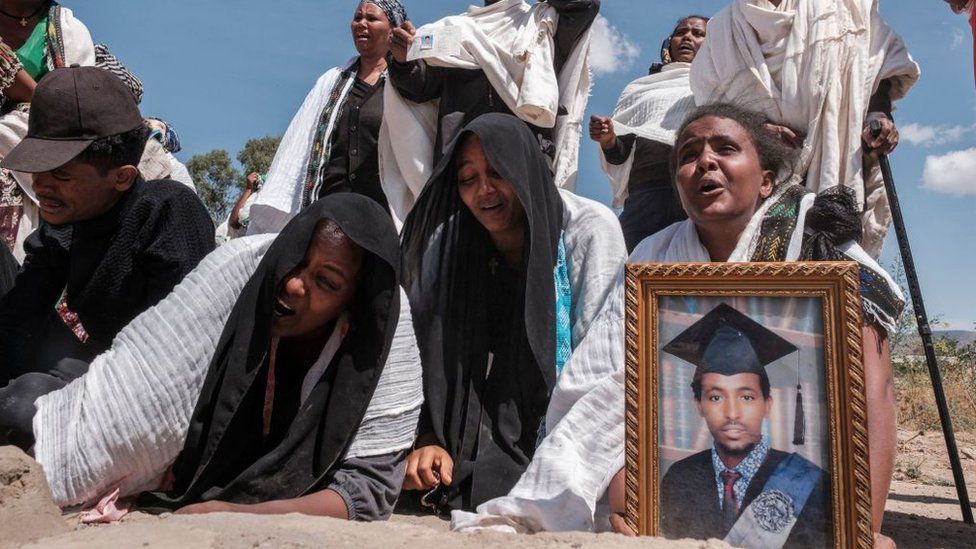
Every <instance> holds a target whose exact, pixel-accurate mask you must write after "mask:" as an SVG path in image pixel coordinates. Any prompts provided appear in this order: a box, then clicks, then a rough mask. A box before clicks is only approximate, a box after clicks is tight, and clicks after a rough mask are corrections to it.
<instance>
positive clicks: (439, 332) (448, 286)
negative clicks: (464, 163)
mask: <svg viewBox="0 0 976 549" xmlns="http://www.w3.org/2000/svg"><path fill="white" fill-rule="evenodd" d="M471 134H473V135H477V136H478V137H479V138H480V140H481V144H482V146H483V147H484V151H485V155H486V156H487V158H488V161H489V163H490V164H491V165H492V166H493V167H494V168H495V169H496V170H497V171H498V173H499V175H500V176H501V177H502V178H503V179H504V180H505V181H507V182H508V183H509V184H511V185H512V187H513V188H514V190H515V193H516V195H517V196H518V199H519V201H520V202H521V204H522V207H523V209H524V211H525V232H526V235H525V246H524V255H523V260H522V266H521V268H520V269H518V270H517V271H518V272H515V273H512V276H511V277H510V278H509V280H510V281H514V282H511V286H512V287H511V288H503V289H502V291H501V292H500V293H501V294H502V295H505V294H507V295H509V296H511V300H512V301H511V307H509V308H508V309H507V311H508V312H509V313H510V314H511V316H510V317H509V318H493V316H502V315H505V314H508V313H496V314H495V315H492V314H491V311H492V310H495V311H497V310H498V307H497V303H494V302H492V300H493V296H494V299H495V301H497V296H498V295H499V292H497V291H496V292H494V293H493V292H492V291H489V289H490V288H491V287H492V284H496V287H497V282H493V280H492V277H491V275H490V272H491V268H492V267H491V265H492V264H493V263H494V264H495V268H498V267H497V264H498V262H499V261H498V254H497V252H496V251H495V250H494V247H493V246H492V243H491V240H490V238H489V235H488V232H487V231H486V230H485V229H484V227H482V225H481V224H480V223H479V222H478V221H477V220H476V219H475V217H474V216H473V215H472V214H471V212H470V211H469V210H468V208H467V207H466V206H465V205H464V203H463V202H462V201H461V198H460V196H459V195H458V184H457V165H456V161H455V153H456V151H457V149H458V147H459V146H460V144H461V143H462V142H463V140H464V139H465V137H467V136H468V135H471ZM562 224H563V203H562V199H561V197H560V196H559V191H558V190H557V188H556V186H555V185H554V183H553V176H552V172H551V170H550V168H549V164H548V162H547V160H546V157H545V156H544V154H543V153H542V152H541V151H540V150H539V146H538V142H537V141H536V139H535V137H533V135H532V132H531V131H530V130H529V128H528V127H527V126H526V125H525V123H524V122H522V121H520V120H519V119H517V118H515V117H514V116H511V115H504V114H497V113H496V114H486V115H483V116H481V117H479V118H477V119H475V120H474V121H472V122H471V123H470V124H468V125H467V127H465V128H464V130H462V132H461V133H460V134H459V135H458V136H457V137H456V138H455V140H454V141H453V142H452V143H451V144H450V145H448V147H447V148H446V150H445V154H444V157H443V158H442V160H441V161H440V163H439V164H438V166H437V168H436V169H435V170H434V175H433V177H432V178H431V179H430V181H429V182H428V184H427V186H426V188H425V190H424V192H423V193H422V194H421V196H420V198H419V199H418V201H417V204H416V205H415V206H414V208H413V210H412V211H411V213H410V215H409V216H408V217H407V221H406V224H405V226H404V229H403V233H402V237H403V243H402V255H403V277H404V286H405V287H406V288H407V292H408V294H409V296H410V306H411V311H412V314H413V321H414V326H415V328H416V333H417V342H418V345H419V347H420V353H421V357H422V359H423V367H424V396H425V405H424V410H423V413H422V415H421V435H434V436H436V438H437V440H438V441H439V443H440V444H441V445H442V446H443V447H444V448H445V449H446V450H448V452H450V453H451V455H452V456H453V457H454V458H455V462H456V463H455V474H454V479H455V482H454V485H453V486H452V491H453V492H454V493H453V494H449V495H448V498H449V499H452V500H454V502H453V503H452V504H451V505H450V506H451V507H453V508H458V506H459V505H460V506H463V507H468V506H469V505H470V506H472V507H473V506H475V505H477V504H478V503H479V502H480V501H483V500H484V499H486V498H488V497H492V496H494V495H503V494H504V493H506V492H507V491H508V489H510V488H511V487H512V485H514V482H515V480H517V479H518V475H520V474H521V471H522V470H524V467H525V465H527V462H528V460H530V459H531V455H532V453H533V452H534V450H535V446H534V444H535V442H536V441H535V440H534V439H532V440H530V439H531V438H532V437H534V436H535V435H534V433H535V432H536V431H537V430H538V427H539V422H540V421H541V418H542V417H544V415H545V410H546V407H547V405H548V396H549V395H550V394H551V391H552V388H553V386H554V385H555V381H556V366H555V347H556V335H555V334H556V329H555V299H556V298H555V287H554V282H553V268H554V266H555V264H556V261H557V254H558V246H559V239H560V233H561V230H562ZM503 310H505V309H504V308H503ZM493 341H494V343H492V342H493ZM499 341H501V342H503V345H502V346H501V347H504V351H503V352H502V355H501V356H500V355H499V351H498V349H499V348H500V346H499V344H498V342H499ZM493 346H494V348H495V362H494V363H493V366H492V377H491V378H489V379H488V380H487V381H486V377H487V371H486V368H487V360H488V353H489V352H491V348H492V347H493ZM500 362H504V364H500ZM540 393H541V394H540ZM482 406H483V407H484V412H483V413H484V415H485V416H486V417H485V420H483V421H481V422H480V423H481V424H482V425H483V424H485V423H488V424H489V425H490V427H491V429H492V431H493V433H492V437H491V439H490V440H486V439H487V438H488V437H484V436H481V437H480V439H479V438H478V434H477V431H478V429H479V428H480V427H476V426H477V425H478V424H479V423H478V422H479V419H478V418H474V419H472V417H473V415H477V416H478V417H481V410H480V407H482ZM530 435H531V436H530ZM475 440H478V452H477V454H478V458H477V460H478V462H479V463H478V468H479V469H481V468H482V467H484V468H485V469H484V475H483V478H482V479H480V480H479V479H478V478H475V479H474V486H475V487H474V488H473V489H472V490H473V492H474V493H473V494H471V491H472V490H469V491H468V494H467V495H464V496H462V497H463V498H464V499H465V500H466V501H465V502H464V503H463V504H458V503H457V502H456V500H455V499H454V498H455V496H456V495H457V492H458V490H465V488H464V487H463V484H464V482H465V475H467V474H470V471H469V470H466V466H465V464H464V463H460V464H459V463H457V462H458V458H460V460H461V461H462V462H463V461H465V460H469V459H470V460H471V461H472V463H470V464H468V466H469V467H468V468H469V469H470V468H473V467H474V465H473V461H474V459H475V458H474V457H473V451H472V446H473V445H474V441H475ZM489 444H491V445H494V446H495V447H496V449H498V450H499V451H498V452H493V451H488V454H486V450H485V448H486V447H487V446H488V445H489ZM490 454H494V457H492V455H490ZM492 461H495V463H494V464H492V463H491V462H492ZM513 476H514V479H512V478H511V477H513ZM488 477H494V478H495V479H497V482H491V481H490V480H488ZM481 482H489V483H491V484H492V486H483V487H482V488H480V489H479V487H478V485H479V483H481ZM468 495H470V500H469V497H468ZM467 500H469V501H467Z"/></svg>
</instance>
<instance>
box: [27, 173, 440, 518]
mask: <svg viewBox="0 0 976 549" xmlns="http://www.w3.org/2000/svg"><path fill="white" fill-rule="evenodd" d="M398 244H399V242H398V238H397V233H396V229H395V227H394V225H393V221H392V219H391V218H390V216H389V214H388V213H387V211H385V210H384V209H383V208H382V207H381V206H379V205H378V204H376V203H375V202H374V201H373V200H371V199H369V198H367V197H364V196H362V195H359V194H356V193H349V192H343V193H335V194H332V195H329V196H327V197H325V198H323V199H321V200H319V201H317V202H316V203H315V204H313V205H312V206H310V207H309V208H307V209H306V210H305V211H304V212H302V213H301V214H300V215H299V216H298V217H296V218H295V219H294V220H293V221H292V222H290V223H289V224H288V225H287V226H286V227H285V229H284V230H283V231H282V232H281V234H280V235H278V236H277V237H276V238H273V237H271V236H270V235H258V236H252V237H244V238H241V239H238V240H235V241H233V242H231V243H229V244H227V245H225V246H223V247H221V248H219V249H218V250H217V251H216V252H214V253H213V254H211V256H209V257H208V258H206V259H205V260H204V261H203V262H202V263H201V265H200V267H198V269H197V270H195V271H194V272H193V273H191V274H190V275H189V276H188V277H187V279H186V280H185V281H184V282H183V283H181V284H180V285H179V286H177V288H176V289H175V290H174V292H173V293H172V294H171V295H170V296H169V297H167V298H166V299H165V300H163V302H161V303H160V305H159V306H157V307H155V308H153V309H150V310H149V311H147V312H146V313H144V314H143V315H141V316H140V317H138V318H136V320H135V321H133V323H132V324H130V325H129V326H128V327H126V328H125V329H124V330H123V332H122V333H121V334H120V335H119V337H118V339H117V341H116V345H115V346H113V348H112V349H111V350H110V351H109V352H107V353H105V354H104V355H102V356H100V357H98V358H97V359H96V360H95V361H94V363H93V364H92V365H91V368H90V369H89V372H88V374H86V375H85V376H83V377H82V378H80V379H79V380H77V381H75V382H74V383H72V384H71V385H69V386H67V387H65V388H64V389H62V390H58V391H55V392H53V393H50V394H48V395H46V396H44V397H42V398H41V399H40V400H39V401H38V402H37V405H36V406H37V412H36V416H35V417H33V418H31V419H32V420H31V419H29V420H28V421H27V422H25V423H26V424H27V425H28V427H26V428H27V429H29V428H30V427H29V426H30V425H31V424H32V425H33V429H34V432H33V435H35V436H36V441H37V442H36V444H35V446H34V453H35V455H36V457H37V460H38V461H39V462H40V463H42V464H43V467H44V470H45V471H46V472H47V473H48V482H49V484H50V486H51V489H52V494H53V496H54V499H55V501H56V502H57V503H58V504H59V505H62V506H70V505H78V504H85V503H92V502H97V501H99V499H100V498H101V496H103V495H105V494H113V491H114V496H113V497H118V496H121V497H123V498H125V497H126V496H131V495H136V494H139V493H140V492H141V491H143V490H157V491H155V492H148V493H144V494H142V495H141V496H140V497H139V499H138V500H137V503H136V505H138V506H139V507H141V508H143V509H145V510H149V511H153V510H161V511H162V510H175V511H177V512H178V513H208V512H218V511H220V512H242V513H259V514H279V513H304V514H312V515H326V516H331V517H336V518H343V519H350V520H363V521H368V520H378V519H385V518H387V517H388V516H389V515H390V513H391V512H392V509H393V504H394V502H395V501H396V498H397V495H398V494H399V491H400V484H401V482H402V479H403V474H404V464H405V459H406V457H407V453H408V452H409V450H410V448H411V446H412V444H413V441H414V437H415V431H416V425H417V418H418V417H419V414H420V407H421V402H422V400H423V393H422V383H421V369H420V358H419V353H418V351H417V346H416V339H415V338H414V335H413V329H412V323H411V319H410V314H409V307H408V305H407V304H406V297H405V295H404V294H403V292H402V291H401V290H400V287H399V269H400V254H399V246H398ZM245 281H246V283H245ZM94 395H98V396H94ZM27 400H29V401H30V402H34V400H33V398H29V399H27ZM65 425H71V426H72V428H71V429H69V430H65V429H64V428H63V427H64V426H65ZM110 499H111V498H110ZM117 505H118V507H123V506H122V504H117ZM106 508H107V503H105V502H104V501H103V504H100V505H99V506H97V507H96V509H97V510H98V511H99V512H102V511H104V510H105V509H106ZM108 518H111V515H109V517H108ZM95 520H101V519H100V518H96V519H95ZM106 520H108V519H106Z"/></svg>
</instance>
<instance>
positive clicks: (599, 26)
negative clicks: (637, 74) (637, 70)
mask: <svg viewBox="0 0 976 549" xmlns="http://www.w3.org/2000/svg"><path fill="white" fill-rule="evenodd" d="M638 56H640V48H638V47H637V44H635V43H634V42H633V41H631V39H630V38H629V37H628V36H627V35H625V34H623V33H621V32H620V31H618V30H617V28H616V27H614V26H613V25H611V24H610V22H609V21H607V19H606V18H605V17H603V16H602V15H598V16H597V18H596V21H594V22H593V38H592V41H591V43H590V68H591V69H593V72H594V74H610V73H613V72H617V71H621V70H624V69H626V68H628V67H629V66H630V64H631V63H633V62H634V60H635V59H637V58H638Z"/></svg>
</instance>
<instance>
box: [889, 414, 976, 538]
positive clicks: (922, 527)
mask: <svg viewBox="0 0 976 549" xmlns="http://www.w3.org/2000/svg"><path fill="white" fill-rule="evenodd" d="M898 441H899V443H898V460H897V462H896V469H895V480H894V482H893V483H892V486H891V496H889V498H888V507H887V513H886V514H885V524H884V528H883V530H882V531H883V532H884V533H885V534H887V535H889V536H891V537H892V538H893V539H894V540H895V541H896V542H897V543H898V546H899V547H902V548H911V549H914V548H918V549H934V548H938V547H976V527H972V526H966V525H965V524H963V523H962V510H961V509H960V508H959V499H958V496H957V495H956V488H955V486H954V484H953V482H952V471H951V470H950V468H949V458H948V454H947V452H946V449H945V441H944V440H943V439H942V433H941V432H918V431H913V432H909V431H901V432H899V433H898ZM956 442H957V444H958V445H959V449H960V453H961V454H962V464H963V471H964V473H965V476H966V485H967V489H968V490H969V499H970V502H973V501H974V500H976V433H972V432H970V433H960V434H958V435H957V437H956ZM971 506H974V507H976V505H974V504H971Z"/></svg>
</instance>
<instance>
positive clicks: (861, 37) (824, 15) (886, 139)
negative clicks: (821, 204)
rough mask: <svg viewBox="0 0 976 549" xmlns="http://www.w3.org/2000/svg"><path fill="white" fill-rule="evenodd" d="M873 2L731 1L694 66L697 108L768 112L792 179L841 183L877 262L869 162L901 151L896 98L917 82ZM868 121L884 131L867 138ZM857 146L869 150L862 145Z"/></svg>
mask: <svg viewBox="0 0 976 549" xmlns="http://www.w3.org/2000/svg"><path fill="white" fill-rule="evenodd" d="M878 4H879V2H878V1H877V0H859V1H857V2H833V1H830V0H733V1H732V2H730V3H729V5H728V6H727V7H726V8H725V9H723V10H722V11H720V12H719V13H718V14H716V15H715V17H713V18H712V20H711V21H709V24H708V41H707V42H706V43H705V45H704V46H703V47H702V49H701V51H700V52H699V54H698V57H697V58H696V59H695V63H694V64H693V65H692V68H691V89H692V91H694V93H695V103H696V104H698V105H707V104H710V103H721V102H727V103H734V104H736V105H741V106H744V107H746V108H749V109H755V110H760V111H762V112H765V113H768V115H769V118H770V121H771V122H772V123H774V124H776V125H778V126H777V128H778V130H779V131H780V133H781V137H783V138H784V139H785V140H787V141H789V142H791V143H793V144H795V145H797V146H798V148H799V160H798V163H797V167H796V174H795V178H794V179H795V180H796V181H804V180H805V182H806V186H807V188H809V189H810V190H812V191H814V192H819V191H821V190H824V189H827V188H830V187H835V186H845V187H849V188H850V189H852V190H853V191H854V195H855V198H856V200H857V205H858V208H859V209H860V210H861V212H862V226H863V229H864V230H863V235H862V240H861V242H860V244H861V245H862V247H863V248H864V249H865V250H867V251H868V253H870V254H871V255H872V257H878V255H880V253H881V247H882V245H883V244H884V239H885V235H886V234H887V231H888V226H889V225H890V224H891V213H890V211H889V209H888V199H887V195H886V194H885V191H884V181H883V180H882V178H881V172H880V170H879V169H878V165H877V162H876V159H875V157H874V156H872V155H867V154H864V153H865V151H876V150H877V151H880V152H882V153H885V154H887V153H890V152H891V151H892V150H894V148H895V147H896V146H897V145H898V131H897V129H896V127H895V124H894V121H893V119H892V117H891V113H892V110H893V108H894V105H893V103H894V101H897V100H898V99H901V98H903V97H904V96H905V95H907V94H908V91H909V90H910V89H911V87H912V86H913V85H914V84H915V82H916V81H917V80H918V78H919V68H918V65H917V64H916V63H915V61H914V60H913V59H912V57H911V55H910V54H909V53H908V50H907V48H906V47H905V43H904V42H903V41H902V39H901V37H900V36H899V35H898V34H897V33H896V32H895V31H894V30H893V29H892V28H891V27H890V26H888V24H887V23H886V22H885V20H884V19H883V18H882V17H881V15H880V13H879V12H878ZM872 122H877V123H878V124H880V125H881V128H882V129H881V132H880V134H879V135H878V136H874V135H872V132H871V131H870V127H871V124H872ZM862 140H863V142H864V143H866V144H867V147H865V148H862Z"/></svg>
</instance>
